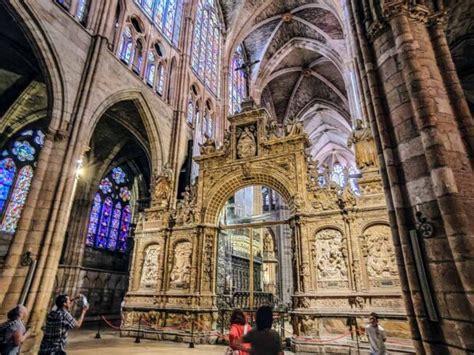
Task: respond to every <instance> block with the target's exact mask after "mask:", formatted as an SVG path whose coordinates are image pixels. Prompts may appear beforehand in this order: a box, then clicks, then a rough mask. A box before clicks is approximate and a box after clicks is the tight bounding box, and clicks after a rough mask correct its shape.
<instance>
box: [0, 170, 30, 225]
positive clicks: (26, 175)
mask: <svg viewBox="0 0 474 355" xmlns="http://www.w3.org/2000/svg"><path fill="white" fill-rule="evenodd" d="M32 179H33V168H32V167H31V166H30V165H27V166H24V167H23V168H21V169H20V171H19V172H18V178H17V179H16V183H15V189H14V190H13V193H12V197H11V199H10V201H9V202H8V206H7V210H6V212H5V216H4V217H3V222H2V226H1V227H0V229H1V230H2V231H4V232H7V233H15V230H16V226H17V224H18V222H19V220H20V216H21V211H22V210H23V206H24V205H25V202H26V197H27V196H28V191H29V190H30V185H31V180H32Z"/></svg>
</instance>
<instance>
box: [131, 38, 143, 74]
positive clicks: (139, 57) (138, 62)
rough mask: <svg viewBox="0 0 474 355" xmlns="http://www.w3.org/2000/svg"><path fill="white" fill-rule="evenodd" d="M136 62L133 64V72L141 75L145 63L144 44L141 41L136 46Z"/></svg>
mask: <svg viewBox="0 0 474 355" xmlns="http://www.w3.org/2000/svg"><path fill="white" fill-rule="evenodd" d="M135 56H136V57H135V61H134V63H133V70H134V71H135V72H136V73H137V74H140V71H141V69H142V62H143V44H142V42H141V41H140V40H138V41H137V43H136V45H135Z"/></svg>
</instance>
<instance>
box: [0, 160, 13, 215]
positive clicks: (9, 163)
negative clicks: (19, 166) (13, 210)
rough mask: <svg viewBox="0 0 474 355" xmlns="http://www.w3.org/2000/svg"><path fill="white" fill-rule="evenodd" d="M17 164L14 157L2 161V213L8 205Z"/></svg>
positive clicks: (0, 185)
mask: <svg viewBox="0 0 474 355" xmlns="http://www.w3.org/2000/svg"><path fill="white" fill-rule="evenodd" d="M15 173H16V166H15V162H14V161H13V159H12V158H6V159H3V160H2V161H0V213H1V212H3V207H4V206H5V205H6V202H7V200H8V197H9V196H10V190H11V187H12V185H13V181H14V180H15Z"/></svg>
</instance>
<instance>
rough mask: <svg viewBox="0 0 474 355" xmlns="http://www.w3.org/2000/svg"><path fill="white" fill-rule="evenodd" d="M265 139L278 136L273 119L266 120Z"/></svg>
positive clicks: (276, 125)
mask: <svg viewBox="0 0 474 355" xmlns="http://www.w3.org/2000/svg"><path fill="white" fill-rule="evenodd" d="M266 128H267V136H266V137H267V139H276V138H279V135H278V123H277V121H276V120H274V119H270V120H269V121H268V122H267V127H266Z"/></svg>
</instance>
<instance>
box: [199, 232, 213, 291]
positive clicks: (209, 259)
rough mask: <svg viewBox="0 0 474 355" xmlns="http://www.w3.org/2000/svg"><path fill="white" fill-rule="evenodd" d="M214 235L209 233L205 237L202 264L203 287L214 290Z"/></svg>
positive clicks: (206, 289) (205, 289)
mask: <svg viewBox="0 0 474 355" xmlns="http://www.w3.org/2000/svg"><path fill="white" fill-rule="evenodd" d="M213 250H214V236H213V235H212V234H207V235H206V236H205V238H204V250H203V264H202V289H203V290H204V291H212V275H213V272H212V267H213V261H214V260H213V259H214V253H213Z"/></svg>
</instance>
